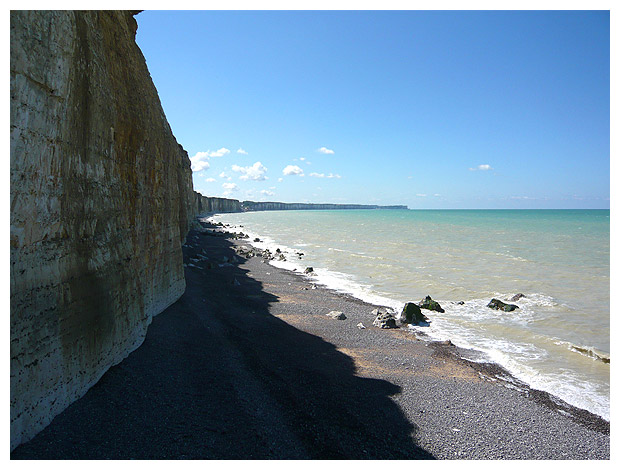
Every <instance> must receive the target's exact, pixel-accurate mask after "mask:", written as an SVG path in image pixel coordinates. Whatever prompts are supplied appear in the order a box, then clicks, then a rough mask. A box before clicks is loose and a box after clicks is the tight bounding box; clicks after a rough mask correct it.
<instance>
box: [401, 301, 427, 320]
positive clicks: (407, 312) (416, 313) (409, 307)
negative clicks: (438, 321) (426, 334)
mask: <svg viewBox="0 0 620 470" xmlns="http://www.w3.org/2000/svg"><path fill="white" fill-rule="evenodd" d="M400 322H401V323H403V324H412V325H418V324H420V323H421V322H424V323H429V320H428V318H426V316H425V315H424V314H423V313H422V311H421V310H420V307H418V306H417V305H416V304H414V303H413V302H407V303H406V304H405V306H404V307H403V311H402V312H401V314H400Z"/></svg>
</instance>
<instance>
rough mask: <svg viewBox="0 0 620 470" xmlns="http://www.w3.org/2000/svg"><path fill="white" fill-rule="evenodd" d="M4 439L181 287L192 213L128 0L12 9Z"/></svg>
mask: <svg viewBox="0 0 620 470" xmlns="http://www.w3.org/2000/svg"><path fill="white" fill-rule="evenodd" d="M10 29H11V34H10V40H11V52H10V57H11V62H10V69H11V70H10V92H11V125H10V132H11V139H10V153H11V162H10V178H11V231H10V244H11V300H10V301H11V449H13V448H14V447H16V446H17V445H18V444H20V443H21V442H24V441H26V440H28V439H30V438H31V437H32V436H34V435H35V434H36V433H37V432H38V431H40V430H41V429H42V428H43V427H45V426H46V425H47V424H48V423H49V422H50V421H51V420H52V418H53V417H54V416H55V415H57V414H58V413H59V412H61V411H62V410H63V409H64V408H66V407H67V406H68V405H69V404H70V403H71V402H73V401H74V400H76V399H77V398H79V397H80V396H82V395H83V394H84V393H85V392H86V391H87V390H88V388H89V387H91V386H92V385H93V384H94V383H95V382H96V381H97V380H98V379H99V378H100V377H101V376H102V375H103V373H104V372H105V371H106V370H107V369H108V368H109V367H110V366H112V365H114V364H116V363H118V362H120V361H121V360H122V359H123V358H125V357H126V356H127V355H128V354H129V353H130V352H131V351H132V350H134V349H135V348H137V347H138V346H139V345H140V344H141V343H142V341H143V339H144V336H145V333H146V329H147V326H148V325H149V323H150V322H151V318H152V316H153V315H156V314H158V313H159V312H161V311H162V310H164V309H165V308H166V307H168V306H169V305H171V304H172V303H173V302H175V301H176V300H177V299H178V298H179V297H180V296H181V295H182V294H183V292H184V290H185V280H184V274H183V259H182V252H181V245H182V243H183V241H184V238H185V235H186V233H187V230H188V227H189V222H190V221H191V220H192V219H193V217H194V215H195V214H196V213H197V212H198V209H199V208H198V204H197V200H196V197H195V195H194V192H193V187H192V176H191V169H190V162H189V159H188V158H187V154H186V152H185V151H184V150H183V148H182V147H181V146H180V145H179V144H178V143H177V142H176V140H175V138H174V136H173V135H172V132H171V129H170V126H169V125H168V122H167V121H166V117H165V115H164V112H163V109H162V107H161V104H160V101H159V97H158V94H157V91H156V89H155V87H154V85H153V83H152V81H151V78H150V75H149V72H148V70H147V67H146V63H145V60H144V57H143V56H142V53H141V52H140V50H139V48H138V46H137V44H136V42H135V34H136V29H137V23H136V21H135V19H134V17H133V15H132V13H131V12H128V11H76V12H74V11H11V15H10Z"/></svg>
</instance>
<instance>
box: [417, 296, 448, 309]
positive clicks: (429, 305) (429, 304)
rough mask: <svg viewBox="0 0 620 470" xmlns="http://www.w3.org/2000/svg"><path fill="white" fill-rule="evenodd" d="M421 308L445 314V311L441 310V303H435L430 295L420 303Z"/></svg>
mask: <svg viewBox="0 0 620 470" xmlns="http://www.w3.org/2000/svg"><path fill="white" fill-rule="evenodd" d="M419 306H420V308H425V309H427V310H434V311H435V312H439V313H444V312H445V310H444V309H443V308H441V305H439V302H435V301H434V300H433V299H431V296H430V295H427V296H426V297H425V298H424V299H423V300H422V301H421V302H420V303H419Z"/></svg>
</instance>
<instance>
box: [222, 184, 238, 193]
mask: <svg viewBox="0 0 620 470" xmlns="http://www.w3.org/2000/svg"><path fill="white" fill-rule="evenodd" d="M222 188H224V189H227V190H228V191H239V186H237V185H236V184H235V183H224V184H222Z"/></svg>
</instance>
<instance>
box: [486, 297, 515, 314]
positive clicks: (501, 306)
mask: <svg viewBox="0 0 620 470" xmlns="http://www.w3.org/2000/svg"><path fill="white" fill-rule="evenodd" d="M487 307H489V308H493V309H495V310H503V311H504V312H512V311H513V310H516V309H518V308H519V307H518V306H517V305H513V304H505V303H504V302H502V301H501V300H499V299H491V301H490V302H489V303H488V304H487Z"/></svg>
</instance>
